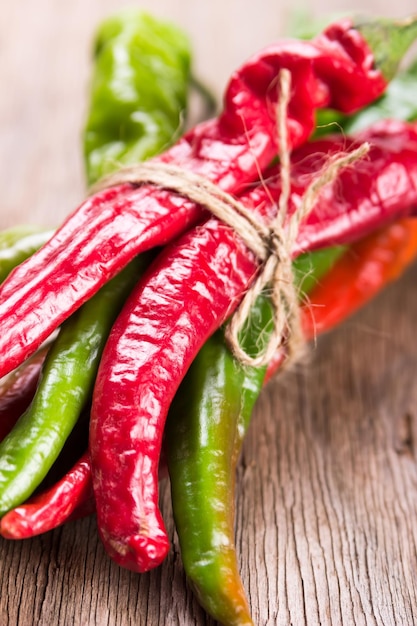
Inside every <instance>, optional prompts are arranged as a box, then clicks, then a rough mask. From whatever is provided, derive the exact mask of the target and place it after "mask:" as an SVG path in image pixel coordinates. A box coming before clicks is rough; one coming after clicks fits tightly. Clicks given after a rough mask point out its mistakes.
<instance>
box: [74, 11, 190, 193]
mask: <svg viewBox="0 0 417 626" xmlns="http://www.w3.org/2000/svg"><path fill="white" fill-rule="evenodd" d="M190 69H191V53H190V43H189V41H188V39H187V38H186V36H185V34H184V33H183V32H182V31H181V30H179V29H178V28H177V27H175V26H174V25H172V24H168V23H166V22H165V21H161V20H159V19H156V18H154V17H152V16H151V15H148V14H147V13H144V12H143V11H140V10H137V9H134V8H130V9H127V10H126V9H125V10H124V11H120V12H118V14H117V15H115V16H114V17H111V18H109V19H107V20H105V21H104V22H103V23H102V24H101V26H100V28H99V30H98V32H97V34H96V37H95V44H94V73H93V77H92V81H91V88H90V104H89V114H88V119H87V122H86V126H85V130H84V155H85V167H86V172H87V179H88V182H89V184H92V183H95V182H96V181H97V180H98V179H99V178H101V177H102V176H104V175H106V174H109V173H110V172H112V171H113V170H114V169H116V168H118V167H120V166H121V165H123V164H126V163H139V162H141V161H144V160H145V159H147V158H150V157H153V156H154V155H155V154H157V153H158V152H160V151H161V149H163V148H166V147H167V146H168V145H171V144H172V143H173V142H174V140H175V139H177V138H178V136H179V133H180V132H181V129H182V128H183V125H184V118H185V116H186V110H187V96H188V87H189V84H190Z"/></svg>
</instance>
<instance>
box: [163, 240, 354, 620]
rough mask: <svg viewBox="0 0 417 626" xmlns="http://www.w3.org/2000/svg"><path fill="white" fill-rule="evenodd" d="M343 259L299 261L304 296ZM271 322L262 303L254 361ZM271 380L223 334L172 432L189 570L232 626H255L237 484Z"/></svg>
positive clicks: (250, 344)
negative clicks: (240, 551)
mask: <svg viewBox="0 0 417 626" xmlns="http://www.w3.org/2000/svg"><path fill="white" fill-rule="evenodd" d="M343 252H344V248H343V247H342V246H339V247H335V248H331V249H328V250H326V251H324V250H323V251H319V252H314V253H310V254H308V255H303V257H300V258H299V260H298V261H297V262H295V276H296V280H297V282H298V285H299V289H300V292H301V291H302V292H303V293H307V292H308V290H310V289H312V287H313V286H314V285H315V284H316V283H317V281H318V280H319V279H320V277H321V276H323V275H324V273H326V272H327V271H328V270H329V269H330V267H331V266H332V265H333V263H334V262H335V261H336V259H337V258H339V257H340V255H341V254H343ZM306 268H307V269H308V281H306V279H305V278H304V272H305V271H306ZM271 320H272V311H271V307H270V303H269V300H268V298H267V297H265V296H260V297H259V298H258V300H257V302H256V304H255V306H254V307H253V309H252V311H251V318H250V327H249V328H248V330H247V331H246V332H245V334H244V336H243V337H242V345H243V347H244V349H245V351H246V352H247V353H248V354H250V355H255V354H256V353H257V352H258V351H259V349H260V348H261V346H260V345H259V341H262V338H263V340H264V341H266V340H267V338H268V330H265V329H268V328H271ZM260 330H262V331H263V332H261V333H260ZM261 349H262V348H261ZM265 373H266V367H260V368H254V367H243V366H241V365H240V364H239V363H238V362H237V361H236V359H235V358H234V357H233V356H232V354H231V352H230V350H229V348H228V347H227V345H226V343H225V341H224V336H223V332H222V331H221V330H220V331H218V332H217V333H215V334H214V335H213V336H212V337H211V338H210V339H209V340H208V341H207V342H206V344H205V345H204V346H203V348H202V349H201V350H200V352H199V354H198V355H197V358H196V359H195V360H194V362H193V364H192V366H191V368H190V369H189V371H188V373H187V376H186V377H185V379H184V382H183V384H182V386H181V388H180V389H179V391H178V393H177V395H176V397H175V399H174V402H173V404H172V407H171V410H170V414H169V417H168V420H167V425H166V430H165V433H166V442H167V446H166V454H167V462H168V469H169V474H170V478H171V492H172V505H173V511H174V517H175V523H176V528H177V533H178V537H179V541H180V546H181V556H182V560H183V564H184V569H185V572H186V575H187V577H188V579H189V581H190V583H191V585H192V587H193V589H194V592H195V594H196V596H197V598H198V600H199V602H200V604H201V605H202V606H203V607H204V608H205V610H206V611H207V612H208V613H209V614H210V615H211V616H212V617H213V618H214V619H216V620H218V621H219V622H221V623H222V624H225V625H227V626H232V625H235V626H237V625H239V626H241V625H243V624H252V621H251V617H250V613H249V609H248V603H247V601H246V597H245V591H244V588H243V584H242V581H241V578H240V575H239V568H238V562H237V556H236V550H235V545H234V482H235V470H236V463H237V459H238V457H239V453H240V449H241V445H242V442H243V439H244V436H245V434H246V432H247V429H248V426H249V422H250V417H251V415H252V411H253V407H254V404H255V402H256V400H257V398H258V396H259V393H260V391H261V388H262V385H263V381H264V378H265Z"/></svg>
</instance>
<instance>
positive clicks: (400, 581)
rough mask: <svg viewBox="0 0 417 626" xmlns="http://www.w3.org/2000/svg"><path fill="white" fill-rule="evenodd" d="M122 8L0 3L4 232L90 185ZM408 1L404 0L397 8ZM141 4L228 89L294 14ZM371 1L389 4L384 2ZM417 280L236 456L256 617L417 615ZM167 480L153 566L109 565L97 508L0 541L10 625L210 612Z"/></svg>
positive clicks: (278, 402)
mask: <svg viewBox="0 0 417 626" xmlns="http://www.w3.org/2000/svg"><path fill="white" fill-rule="evenodd" d="M122 4H124V3H122V2H118V1H117V0H105V1H100V0H91V1H88V2H86V1H85V0H71V2H65V3H63V2H53V1H52V0H37V2H36V3H34V2H31V0H17V1H16V2H14V3H11V2H9V3H5V6H4V7H2V11H1V12H0V84H1V93H2V96H1V99H0V165H1V167H0V172H1V182H2V200H1V213H0V227H1V228H5V227H7V226H10V225H13V224H17V223H21V222H24V221H26V222H32V223H39V224H45V225H53V224H56V223H59V221H60V220H61V219H62V218H63V217H64V216H65V215H66V214H67V213H68V212H69V211H70V210H72V208H74V206H75V205H76V204H77V203H78V201H79V200H80V199H81V198H82V196H83V193H84V180H83V174H82V160H81V151H80V141H79V138H80V133H81V129H82V123H83V119H84V118H83V116H84V113H85V103H86V97H85V96H86V86H87V82H88V77H89V69H90V67H89V46H90V42H91V36H92V33H93V31H94V28H95V25H96V24H97V23H98V21H99V20H100V19H101V18H102V17H104V16H105V15H108V14H109V13H110V12H112V11H114V10H115V9H116V7H117V6H121V5H122ZM412 4H414V0H410V1H409V2H408V6H407V2H406V1H403V2H402V3H397V4H396V10H397V11H398V15H405V14H407V13H411V12H412V10H413V9H414V8H415V7H414V6H412ZM142 6H143V7H145V8H150V7H153V10H154V12H155V13H156V14H159V15H166V16H167V17H170V18H171V19H174V20H175V21H176V22H177V23H178V24H180V25H182V26H183V27H184V28H186V29H187V30H188V32H189V33H190V35H191V37H192V39H193V42H194V46H195V50H196V69H197V71H198V72H199V73H200V74H201V75H202V76H203V77H204V78H205V80H206V81H207V82H208V83H209V84H210V85H211V86H212V87H213V89H214V90H215V91H217V93H220V91H221V89H222V88H223V85H224V83H225V81H226V79H227V76H228V75H229V73H230V72H231V70H232V69H233V67H235V66H236V65H238V64H239V63H240V62H241V61H242V60H243V59H244V58H246V57H247V56H248V55H249V54H250V53H252V52H254V51H255V50H256V49H257V48H259V47H261V46H263V45H264V44H265V43H268V42H269V41H272V40H273V39H274V38H276V37H277V36H279V35H280V34H282V33H283V32H284V31H285V29H286V27H287V23H288V19H289V15H290V10H291V9H290V8H289V7H290V3H288V6H286V5H284V6H282V7H281V8H280V9H278V8H277V6H278V5H277V3H276V2H272V1H267V0H260V1H258V2H249V1H248V2H246V1H242V0H240V2H230V3H226V2H224V1H223V2H220V1H217V0H216V1H214V0H212V1H211V2H210V3H197V2H195V0H189V1H188V2H187V1H185V0H183V1H179V2H178V3H176V6H175V7H174V6H171V4H170V3H169V2H168V1H166V2H164V1H159V2H157V1H154V2H152V1H149V2H147V3H146V2H143V3H142ZM357 6H358V8H360V3H358V5H357ZM340 8H345V7H342V6H341V7H340ZM352 8H354V5H352ZM369 8H370V9H374V10H375V11H377V12H379V13H386V14H389V13H390V12H392V8H390V7H389V6H388V2H387V1H386V2H385V3H383V2H380V3H379V4H377V3H374V5H370V6H369ZM334 9H335V10H337V9H338V6H335V7H334ZM400 9H401V10H400ZM320 10H321V9H320V4H318V5H316V8H315V12H316V14H317V15H319V14H320ZM323 10H325V9H324V8H323ZM222 16H223V17H224V21H223V22H222ZM213 42H215V44H214V43H213ZM416 279H417V267H416V266H414V267H413V268H411V269H410V270H409V271H408V272H407V274H406V275H405V276H404V277H403V278H402V279H401V280H400V281H399V282H398V283H397V284H395V285H394V286H392V287H390V288H389V289H387V290H386V292H385V293H383V294H382V295H381V296H380V297H378V298H377V299H376V300H375V301H374V302H373V303H372V304H371V305H370V306H368V307H367V308H366V309H365V310H363V311H362V312H360V313H359V314H357V315H356V316H355V317H354V318H352V319H351V320H350V321H348V322H347V323H346V324H345V325H344V326H343V327H341V328H339V329H338V330H336V331H334V332H333V333H331V334H329V335H327V336H325V337H324V338H321V339H320V340H319V341H318V343H317V346H316V347H313V348H312V349H311V351H310V354H309V356H308V359H307V360H306V361H305V362H303V363H302V364H300V365H299V366H297V367H296V368H294V369H293V370H292V371H290V372H288V373H286V374H285V375H282V376H281V377H279V378H277V379H276V380H274V381H272V382H271V383H270V384H269V385H268V387H267V389H265V391H264V392H263V394H262V395H261V398H260V400H259V402H258V404H257V407H256V410H255V414H254V416H253V422H252V426H251V429H250V433H249V435H248V437H247V440H246V443H245V445H244V450H243V455H242V459H241V462H240V465H239V471H238V482H237V515H236V536H237V547H238V550H239V556H240V562H241V570H242V576H243V580H244V583H245V586H246V588H247V591H248V595H249V598H250V603H251V606H252V609H253V616H254V619H255V621H256V623H257V624H258V625H260V626H265V625H268V626H272V625H275V624H280V625H283V626H284V625H289V624H294V625H296V626H298V625H303V624H308V625H315V624H326V625H332V624H333V625H336V624H345V625H352V624H355V625H356V624H357V625H361V624H366V625H384V626H386V625H392V626H394V625H396V626H398V625H400V626H411V625H412V624H415V623H417V584H416V572H417V465H416V454H417V453H416V445H417V444H416V432H417V410H416V402H417V382H416V380H415V379H416V372H417V340H416V332H415V311H417V290H416V289H414V285H415V282H416ZM161 487H162V493H161V500H162V507H163V511H164V515H165V519H166V520H167V524H168V527H169V530H170V534H171V537H172V540H173V548H172V550H171V553H170V555H169V557H168V559H167V561H166V562H165V563H164V564H163V565H162V567H160V568H159V569H158V570H156V571H154V572H152V573H150V574H146V575H136V574H132V573H130V572H128V571H123V570H121V569H119V568H118V567H117V566H116V565H114V564H113V563H112V562H111V561H110V560H109V559H108V558H107V556H106V554H105V553H104V550H103V548H102V546H101V544H100V543H99V541H98V539H97V532H96V526H95V520H94V518H89V519H85V520H83V521H79V522H74V523H72V524H68V525H67V526H65V527H63V528H60V529H58V530H56V531H54V532H51V533H49V534H47V535H45V536H41V537H38V538H36V539H33V540H28V541H24V542H21V543H14V542H9V541H6V540H3V541H0V553H1V559H0V624H1V625H2V626H3V625H4V626H6V624H7V625H8V626H16V625H19V626H30V625H36V626H50V625H51V624H54V625H58V624H59V625H60V626H70V625H71V626H93V625H94V626H106V625H108V626H127V625H130V624H136V625H138V624H146V625H148V626H157V625H161V626H165V625H167V624H169V625H176V624H178V625H180V626H188V625H191V624H195V625H199V626H200V625H208V624H210V623H212V622H211V621H210V620H209V619H207V618H206V617H205V616H204V614H203V612H202V611H201V610H200V608H199V607H198V605H197V603H196V602H195V600H194V599H193V596H192V595H191V593H190V591H189V589H188V588H187V586H186V582H185V579H184V574H183V570H182V567H181V560H180V554H179V551H178V546H177V543H176V538H175V534H174V529H173V524H172V516H171V510H170V497H169V485H168V483H167V481H165V482H164V483H162V485H161Z"/></svg>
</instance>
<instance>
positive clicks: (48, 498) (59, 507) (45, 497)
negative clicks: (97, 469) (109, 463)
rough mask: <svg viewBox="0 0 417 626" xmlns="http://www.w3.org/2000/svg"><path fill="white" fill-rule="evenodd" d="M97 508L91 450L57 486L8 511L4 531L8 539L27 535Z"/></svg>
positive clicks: (0, 525)
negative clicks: (92, 482) (92, 479)
mask: <svg viewBox="0 0 417 626" xmlns="http://www.w3.org/2000/svg"><path fill="white" fill-rule="evenodd" d="M94 509H95V504H94V498H93V492H92V486H91V468H90V460H89V457H88V453H85V454H84V455H83V456H82V457H81V459H80V460H79V461H78V462H77V463H76V464H75V465H74V467H73V468H72V469H71V470H70V471H69V472H67V474H65V476H64V477H63V478H61V480H59V481H58V482H57V483H56V484H55V485H54V486H53V487H51V488H50V489H48V490H47V491H45V492H43V493H41V494H39V495H36V496H33V497H32V498H30V499H29V500H28V501H27V502H26V503H25V504H23V505H22V506H18V507H16V508H15V509H12V510H11V511H10V512H9V513H6V515H4V517H2V519H1V521H0V534H1V535H2V536H3V537H6V539H26V538H28V537H34V536H35V535H39V534H40V533H44V532H47V531H48V530H52V529H53V528H56V527H57V526H59V525H61V524H63V523H64V522H67V521H69V520H73V519H77V518H79V517H83V516H84V515H89V514H90V513H93V512H94Z"/></svg>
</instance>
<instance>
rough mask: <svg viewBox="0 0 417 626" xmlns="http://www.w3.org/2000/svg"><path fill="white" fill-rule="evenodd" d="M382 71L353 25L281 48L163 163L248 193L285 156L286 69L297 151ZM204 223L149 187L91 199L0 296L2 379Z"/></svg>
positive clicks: (379, 88)
mask: <svg viewBox="0 0 417 626" xmlns="http://www.w3.org/2000/svg"><path fill="white" fill-rule="evenodd" d="M404 40H405V38H404ZM374 43H375V38H374ZM379 43H381V42H379ZM384 46H385V43H384ZM374 51H375V48H374ZM402 53H403V51H401V53H400V54H399V56H400V57H401V56H402ZM387 56H388V58H389V60H392V56H391V55H390V54H389V53H388V55H387ZM394 56H395V55H394ZM385 61H386V59H385V58H384V59H383V63H385ZM383 63H382V64H383ZM377 65H378V67H379V66H380V65H381V64H380V63H379V60H377V59H376V58H375V56H374V54H373V52H372V51H371V49H370V47H369V46H368V44H367V42H366V41H365V39H364V37H363V36H362V35H361V33H360V32H359V30H357V29H356V28H355V27H354V26H353V25H352V24H351V22H350V21H349V20H342V21H340V22H338V23H336V24H334V25H332V26H331V27H329V28H328V29H327V30H326V31H325V32H324V33H323V34H322V35H320V36H319V37H317V38H316V39H315V40H313V41H311V42H298V41H284V42H282V43H281V44H277V45H275V46H271V47H269V48H267V49H266V50H264V51H263V52H261V53H260V54H258V55H256V56H254V57H253V58H252V59H250V60H249V61H248V62H247V63H246V64H245V65H244V66H243V67H242V68H241V70H239V71H238V72H236V73H235V74H234V75H233V77H232V79H231V81H230V84H229V86H228V89H227V90H226V93H225V98H224V102H225V106H224V111H223V113H222V114H221V115H220V117H219V118H218V119H215V120H212V121H209V122H206V123H203V124H201V125H199V126H197V127H196V128H195V129H194V130H192V131H190V132H189V133H188V134H187V135H185V136H184V137H183V138H182V139H181V140H180V141H179V142H178V143H177V144H176V145H175V146H174V147H173V148H172V149H169V150H168V151H167V152H166V153H165V154H164V155H162V157H160V158H159V157H158V158H156V159H154V162H156V163H158V162H161V161H162V162H164V163H175V164H177V165H180V166H182V167H184V168H185V169H186V170H188V171H191V172H194V173H197V174H200V175H202V176H204V177H205V178H207V179H208V180H210V181H212V182H214V183H217V184H218V185H219V187H221V188H222V189H223V190H225V191H228V192H230V193H239V192H240V191H241V190H242V189H243V188H244V186H245V185H248V184H249V183H251V182H253V181H255V180H257V179H258V176H259V172H260V171H263V170H264V169H265V168H266V167H267V166H268V165H269V163H270V162H271V161H272V159H273V158H274V157H275V155H276V154H277V133H276V120H275V107H276V102H277V98H278V88H277V87H276V81H277V77H278V74H279V71H280V70H281V69H282V68H288V69H289V70H290V71H291V74H292V94H291V100H290V102H289V106H288V131H289V144H290V146H291V147H295V146H297V145H299V144H300V143H302V142H303V141H305V140H306V139H307V138H308V137H309V136H310V134H311V133H312V131H313V130H314V112H315V110H316V109H317V108H318V107H329V106H330V107H336V108H340V109H341V110H343V111H344V112H352V111H353V110H356V109H358V108H360V107H362V106H365V105H366V104H368V103H370V102H371V101H373V100H375V99H376V98H377V97H378V96H379V95H380V94H382V92H383V91H384V89H385V87H386V78H385V77H384V75H383V74H382V73H381V71H380V69H378V67H376V66H377ZM384 69H385V66H384ZM389 69H390V70H391V69H392V68H391V67H390V68H389ZM202 218H203V214H202V211H201V207H197V206H196V205H195V204H194V203H192V202H186V201H184V199H183V198H180V197H179V196H178V195H177V194H175V193H170V192H168V191H162V190H160V189H156V188H155V187H150V186H149V185H144V186H142V187H141V188H140V189H137V188H135V187H134V186H132V185H130V184H125V185H119V186H117V187H115V188H113V189H108V190H106V191H104V192H101V193H99V194H97V195H96V196H94V197H92V198H89V199H88V200H87V201H86V202H84V203H83V204H82V205H81V206H80V207H79V209H78V210H77V211H76V212H75V213H74V214H72V216H70V217H69V219H68V220H67V221H66V222H65V224H64V225H63V226H62V227H61V228H60V229H59V230H58V231H57V232H56V234H55V236H54V237H52V239H51V240H50V241H49V242H48V243H47V244H46V245H45V246H44V247H43V248H42V249H41V250H40V251H39V252H38V253H36V254H34V255H33V256H32V257H31V258H30V259H29V260H28V261H26V262H25V263H23V264H22V265H21V266H20V268H18V269H17V270H16V271H15V272H14V273H13V275H12V276H10V277H9V279H8V280H7V281H6V283H5V284H4V286H3V287H2V288H1V289H0V301H1V304H0V325H1V328H2V333H1V337H0V354H1V355H2V359H1V363H0V376H2V375H4V374H5V373H7V372H8V371H10V370H11V369H13V368H14V367H16V366H17V365H18V364H19V363H21V362H22V361H23V360H24V359H25V358H27V356H28V355H29V354H30V353H31V352H33V351H34V350H35V349H36V348H37V347H38V346H39V345H40V343H41V342H42V341H43V340H44V339H45V338H46V337H47V336H48V335H49V334H50V333H51V332H52V331H53V330H54V329H55V328H56V327H57V326H59V325H60V324H61V323H62V322H63V321H64V319H65V318H66V317H68V316H69V315H70V314H71V313H72V312H73V311H74V310H75V309H76V308H78V307H79V306H80V305H81V304H82V303H83V302H85V300H87V299H88V298H90V297H91V296H92V295H93V294H94V293H95V292H96V291H97V290H98V289H99V288H100V287H101V286H102V285H103V283H105V282H107V281H108V280H109V279H110V278H111V277H112V276H113V275H114V274H116V273H117V272H118V271H120V269H121V268H122V267H123V266H124V265H126V264H127V263H128V262H129V261H130V260H131V259H132V257H133V256H134V255H136V254H138V253H139V252H141V251H144V250H145V249H148V248H150V247H154V246H159V245H163V244H165V243H166V242H167V241H169V240H171V239H173V238H174V237H176V236H178V235H179V234H180V233H181V232H183V231H185V230H186V229H187V228H188V227H190V225H191V224H195V223H196V222H197V221H199V220H201V219H202Z"/></svg>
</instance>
